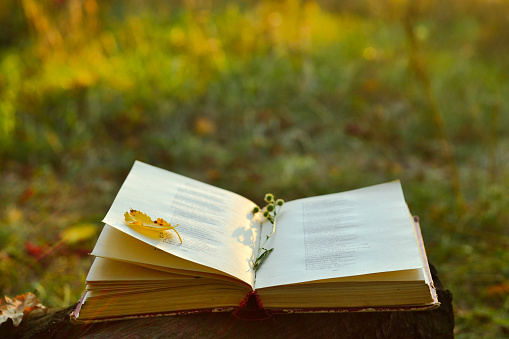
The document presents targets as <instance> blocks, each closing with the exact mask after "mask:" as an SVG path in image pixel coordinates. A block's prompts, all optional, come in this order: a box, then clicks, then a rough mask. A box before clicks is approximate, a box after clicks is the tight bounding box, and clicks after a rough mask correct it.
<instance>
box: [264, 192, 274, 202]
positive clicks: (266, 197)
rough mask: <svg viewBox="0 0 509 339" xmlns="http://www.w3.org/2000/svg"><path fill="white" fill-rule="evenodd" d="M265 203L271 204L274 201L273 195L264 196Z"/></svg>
mask: <svg viewBox="0 0 509 339" xmlns="http://www.w3.org/2000/svg"><path fill="white" fill-rule="evenodd" d="M265 201H266V202H269V203H270V202H273V201H274V195H273V194H271V193H267V194H265Z"/></svg>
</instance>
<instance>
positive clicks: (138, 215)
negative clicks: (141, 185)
mask: <svg viewBox="0 0 509 339" xmlns="http://www.w3.org/2000/svg"><path fill="white" fill-rule="evenodd" d="M124 218H125V223H126V224H127V225H128V226H140V227H144V228H148V229H150V230H154V231H165V230H173V231H175V233H177V235H178V237H179V239H180V242H181V243H182V238H181V237H180V234H179V233H178V232H177V230H176V229H175V227H177V226H178V225H175V226H172V225H171V224H170V223H169V222H166V220H164V219H163V218H157V220H156V221H153V220H152V218H151V217H149V216H148V215H146V214H145V213H143V212H140V211H136V210H133V209H131V210H130V211H129V212H125V214H124Z"/></svg>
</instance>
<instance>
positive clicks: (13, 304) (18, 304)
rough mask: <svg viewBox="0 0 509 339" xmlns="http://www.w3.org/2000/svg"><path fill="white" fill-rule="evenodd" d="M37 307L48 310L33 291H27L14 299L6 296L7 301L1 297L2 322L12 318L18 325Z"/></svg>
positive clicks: (0, 312) (0, 311)
mask: <svg viewBox="0 0 509 339" xmlns="http://www.w3.org/2000/svg"><path fill="white" fill-rule="evenodd" d="M36 309H40V310H42V311H44V312H46V311H47V308H46V307H45V306H43V305H42V304H41V303H40V302H39V300H37V297H36V296H35V294H33V293H30V292H27V293H25V294H22V295H18V296H17V297H16V298H14V299H11V298H9V297H8V296H5V301H3V300H1V299H0V324H2V323H4V322H6V321H7V319H9V318H11V319H12V323H13V324H14V326H18V325H19V324H20V323H21V320H23V318H26V317H27V316H28V315H29V314H30V313H31V312H32V311H34V310H36Z"/></svg>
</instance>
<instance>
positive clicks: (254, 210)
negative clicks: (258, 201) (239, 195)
mask: <svg viewBox="0 0 509 339" xmlns="http://www.w3.org/2000/svg"><path fill="white" fill-rule="evenodd" d="M258 212H260V207H258V206H255V207H254V208H253V214H256V213H258Z"/></svg>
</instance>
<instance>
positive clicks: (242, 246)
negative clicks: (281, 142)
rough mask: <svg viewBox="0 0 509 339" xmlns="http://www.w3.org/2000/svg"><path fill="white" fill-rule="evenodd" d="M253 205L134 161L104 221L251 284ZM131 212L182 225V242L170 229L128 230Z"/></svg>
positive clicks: (254, 227)
mask: <svg viewBox="0 0 509 339" xmlns="http://www.w3.org/2000/svg"><path fill="white" fill-rule="evenodd" d="M254 206H255V204H254V203H253V202H251V201H249V200H248V199H246V198H244V197H241V196H240V195H238V194H235V193H232V192H229V191H226V190H223V189H221V188H217V187H214V186H211V185H208V184H205V183H202V182H199V181H197V180H193V179H190V178H186V177H184V176H181V175H178V174H175V173H172V172H169V171H166V170H163V169H160V168H157V167H154V166H150V165H147V164H144V163H142V162H139V161H136V162H135V164H134V166H133V168H132V169H131V171H130V173H129V175H128V176H127V179H126V180H125V182H124V184H123V185H122V187H121V189H120V191H119V192H118V194H117V197H116V198H115V201H114V202H113V205H112V206H111V208H110V210H109V211H108V214H107V215H106V217H105V218H104V220H103V222H104V223H106V224H108V225H111V226H112V227H114V228H116V229H118V230H120V231H122V232H124V233H126V234H128V235H130V236H132V237H135V238H137V239H139V240H141V241H143V242H145V243H147V244H149V245H151V246H154V247H156V248H159V249H161V250H163V251H165V252H168V253H171V254H173V255H175V256H178V257H181V258H184V259H187V260H190V261H193V262H196V263H198V264H201V265H205V266H208V267H212V268H214V269H217V270H220V271H222V272H225V273H227V274H229V275H232V276H235V277H237V278H238V279H240V280H242V281H244V282H247V283H249V284H250V285H252V282H253V277H254V275H253V272H252V268H251V264H250V263H251V260H252V259H253V252H254V248H255V242H256V241H257V238H258V233H257V232H258V229H259V225H258V224H257V223H256V222H255V220H254V219H253V217H252V213H251V211H252V209H253V207H254ZM130 209H135V210H139V211H142V212H143V213H146V214H147V215H148V216H150V217H151V218H152V219H153V220H156V219H157V218H163V219H164V220H166V221H167V222H169V223H171V224H172V225H175V224H178V225H179V226H178V227H177V230H178V232H179V234H180V236H181V237H182V241H183V243H180V241H179V239H178V237H177V235H176V234H175V232H174V231H172V230H167V231H161V232H158V231H152V230H147V229H144V228H140V227H130V226H127V225H126V224H125V222H124V220H125V219H124V213H125V212H127V211H129V210H130ZM133 250H134V249H133Z"/></svg>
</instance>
